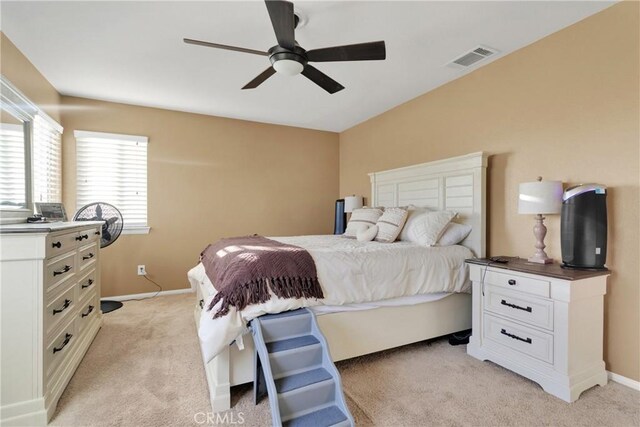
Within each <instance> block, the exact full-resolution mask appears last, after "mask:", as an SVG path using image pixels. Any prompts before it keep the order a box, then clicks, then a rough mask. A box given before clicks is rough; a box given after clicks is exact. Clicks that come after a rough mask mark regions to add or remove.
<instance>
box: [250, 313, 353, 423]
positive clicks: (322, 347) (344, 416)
mask: <svg viewBox="0 0 640 427" xmlns="http://www.w3.org/2000/svg"><path fill="white" fill-rule="evenodd" d="M251 330H252V332H253V340H254V343H255V348H256V355H255V369H254V380H253V386H254V387H253V390H254V399H255V403H256V404H258V402H259V401H260V399H261V398H262V397H263V396H264V395H265V394H266V393H268V394H269V403H270V405H271V417H272V421H273V425H274V426H285V427H301V426H309V427H319V426H339V427H346V426H353V425H354V421H353V417H352V416H351V413H350V412H349V409H348V408H347V405H346V402H345V399H344V394H343V393H342V383H341V381H340V374H339V372H338V370H337V369H336V367H335V365H334V364H333V361H332V360H331V356H330V355H329V350H328V346H327V341H326V340H325V338H324V336H323V335H322V333H321V332H320V329H319V328H318V324H317V322H316V318H315V316H314V314H313V313H312V312H311V311H310V310H308V309H306V308H301V309H299V310H294V311H285V312H283V313H279V314H266V315H264V316H260V317H258V318H256V319H254V320H252V321H251Z"/></svg>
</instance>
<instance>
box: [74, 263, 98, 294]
mask: <svg viewBox="0 0 640 427" xmlns="http://www.w3.org/2000/svg"><path fill="white" fill-rule="evenodd" d="M82 274H83V276H82V278H81V279H80V280H78V284H77V287H78V301H84V300H85V299H86V298H87V296H88V295H89V294H90V293H91V292H93V290H94V289H95V288H96V280H97V279H96V269H95V268H93V269H90V270H89V272H88V273H87V272H84V271H83V272H82Z"/></svg>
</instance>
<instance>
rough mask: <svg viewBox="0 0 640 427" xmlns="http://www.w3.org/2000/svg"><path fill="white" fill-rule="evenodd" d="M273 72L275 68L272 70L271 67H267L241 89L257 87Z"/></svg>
mask: <svg viewBox="0 0 640 427" xmlns="http://www.w3.org/2000/svg"><path fill="white" fill-rule="evenodd" d="M275 72H276V70H274V69H273V67H269V68H267V69H266V70H264V71H263V72H262V73H260V75H258V77H256V78H255V79H253V80H251V81H250V82H249V83H247V84H246V85H244V87H243V88H242V89H255V88H257V87H258V86H260V85H261V84H262V82H264V81H265V80H267V79H268V78H269V77H271V76H273V75H274V74H275Z"/></svg>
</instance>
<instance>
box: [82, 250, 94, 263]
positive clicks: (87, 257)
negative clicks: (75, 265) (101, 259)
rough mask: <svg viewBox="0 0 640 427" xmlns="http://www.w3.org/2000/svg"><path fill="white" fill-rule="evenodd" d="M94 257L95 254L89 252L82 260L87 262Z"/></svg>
mask: <svg viewBox="0 0 640 427" xmlns="http://www.w3.org/2000/svg"><path fill="white" fill-rule="evenodd" d="M93 257H94V255H93V252H89V253H88V254H87V255H85V256H83V257H82V260H83V261H86V260H88V259H91V258H93Z"/></svg>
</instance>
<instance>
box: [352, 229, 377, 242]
mask: <svg viewBox="0 0 640 427" xmlns="http://www.w3.org/2000/svg"><path fill="white" fill-rule="evenodd" d="M376 234H378V226H377V225H374V226H371V227H369V228H367V229H366V230H360V231H358V234H357V238H358V242H370V241H372V240H373V239H375V237H376Z"/></svg>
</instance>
